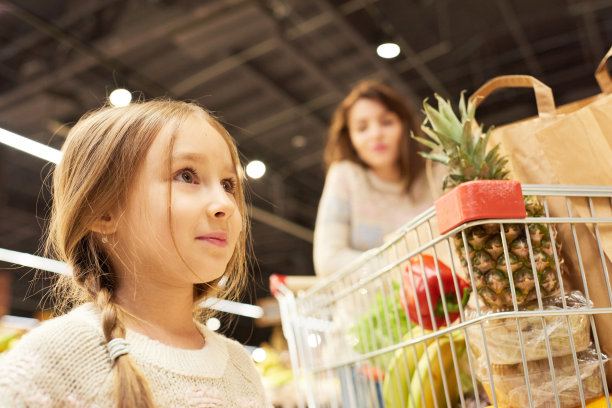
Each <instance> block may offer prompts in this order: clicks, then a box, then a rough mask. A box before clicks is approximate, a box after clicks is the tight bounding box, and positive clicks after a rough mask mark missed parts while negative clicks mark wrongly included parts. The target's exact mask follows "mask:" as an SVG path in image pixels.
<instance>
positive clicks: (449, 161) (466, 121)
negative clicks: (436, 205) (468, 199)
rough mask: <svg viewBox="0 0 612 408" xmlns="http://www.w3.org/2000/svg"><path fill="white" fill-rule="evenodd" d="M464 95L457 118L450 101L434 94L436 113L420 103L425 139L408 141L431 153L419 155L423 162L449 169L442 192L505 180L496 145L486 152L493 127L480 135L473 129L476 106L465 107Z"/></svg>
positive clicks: (505, 171)
mask: <svg viewBox="0 0 612 408" xmlns="http://www.w3.org/2000/svg"><path fill="white" fill-rule="evenodd" d="M464 94H465V91H464V92H461V98H460V100H459V116H457V115H456V114H455V111H454V110H453V108H452V106H451V104H450V102H449V101H447V100H445V99H444V98H442V97H441V96H440V95H438V94H436V95H435V97H436V99H437V101H438V109H435V108H434V107H433V106H431V105H430V104H429V103H428V102H427V99H425V100H424V101H423V113H424V114H425V120H424V121H423V124H422V125H421V129H422V130H423V132H424V133H425V135H426V136H428V138H425V137H419V136H416V135H414V133H411V137H412V138H413V139H415V140H417V141H418V142H420V143H421V144H423V145H425V146H426V147H428V148H429V149H430V151H429V152H419V154H420V155H421V156H423V157H425V158H428V159H431V160H434V161H437V162H440V163H442V164H444V165H446V166H447V167H448V168H449V174H448V175H447V176H446V177H445V178H444V183H443V186H442V188H443V189H444V190H445V191H446V190H448V189H451V188H453V187H454V186H456V185H458V184H460V183H463V182H466V181H470V180H504V179H506V177H507V176H508V170H507V169H506V165H507V163H508V160H507V159H506V158H504V157H502V156H500V154H499V145H496V146H495V147H493V148H491V149H489V150H487V143H488V141H489V137H490V136H491V131H492V130H493V127H490V128H489V129H488V130H487V131H486V132H484V133H483V127H482V125H479V126H478V125H476V121H475V120H474V115H475V113H476V103H475V102H469V103H467V104H466V101H465V96H464Z"/></svg>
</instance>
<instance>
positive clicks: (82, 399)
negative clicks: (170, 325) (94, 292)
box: [0, 304, 266, 408]
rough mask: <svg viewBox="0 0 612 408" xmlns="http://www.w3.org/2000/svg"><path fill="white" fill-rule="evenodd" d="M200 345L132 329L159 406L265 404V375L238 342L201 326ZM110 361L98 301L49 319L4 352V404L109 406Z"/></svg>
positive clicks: (135, 354) (0, 403)
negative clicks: (190, 346)
mask: <svg viewBox="0 0 612 408" xmlns="http://www.w3.org/2000/svg"><path fill="white" fill-rule="evenodd" d="M198 326H199V329H200V331H201V332H202V333H203V335H204V336H205V339H206V345H205V346H204V347H203V348H202V349H200V350H185V349H178V348H174V347H170V346H167V345H164V344H162V343H160V342H158V341H155V340H152V339H150V338H148V337H146V336H144V335H142V334H139V333H135V332H133V331H130V330H128V331H127V335H126V340H127V341H128V343H129V347H130V354H131V356H132V358H133V359H134V360H135V362H136V364H137V365H138V366H139V367H140V369H141V370H142V372H143V374H144V375H145V377H146V378H147V380H148V382H149V388H150V389H151V391H152V393H153V398H154V400H155V403H156V406H158V407H194V408H195V407H201V408H204V407H207V408H208V407H211V408H212V407H232V408H234V407H248V408H255V407H257V408H259V407H264V406H266V403H265V396H264V390H263V386H262V383H261V379H260V376H259V374H258V372H257V370H256V368H255V366H254V364H253V361H252V360H251V358H250V356H249V354H248V353H247V351H246V350H245V349H244V347H243V346H242V345H240V343H238V342H236V341H234V340H230V339H228V338H226V337H224V336H222V335H220V334H218V333H215V332H212V331H210V330H208V329H207V328H206V327H205V326H202V325H198ZM113 404H114V398H113V378H112V372H111V361H110V357H109V353H108V349H107V347H106V341H105V340H104V336H103V334H102V327H101V321H100V314H99V312H98V311H97V308H96V307H95V306H94V305H93V304H85V305H83V306H80V307H78V308H76V309H74V310H73V311H71V312H70V313H68V314H66V315H64V316H61V317H58V318H55V319H52V320H50V321H48V322H45V323H43V324H42V325H41V326H39V327H37V328H35V329H33V330H32V331H31V332H29V333H28V334H26V335H25V336H24V337H23V338H22V339H21V340H20V341H19V343H18V344H17V345H16V347H15V348H14V349H13V350H11V351H10V352H9V353H7V354H5V355H4V356H3V357H2V358H1V359H0V407H41V408H46V407H75V408H76V407H111V406H113Z"/></svg>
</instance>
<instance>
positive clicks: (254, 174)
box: [246, 160, 266, 179]
mask: <svg viewBox="0 0 612 408" xmlns="http://www.w3.org/2000/svg"><path fill="white" fill-rule="evenodd" d="M246 173H247V176H249V177H250V178H252V179H258V178H261V176H263V175H264V174H265V173H266V165H265V164H264V163H263V162H261V161H259V160H253V161H252V162H250V163H249V164H247V166H246Z"/></svg>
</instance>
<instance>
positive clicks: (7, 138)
mask: <svg viewBox="0 0 612 408" xmlns="http://www.w3.org/2000/svg"><path fill="white" fill-rule="evenodd" d="M0 143H4V144H5V145H7V146H10V147H13V148H15V149H17V150H21V151H22V152H25V153H28V154H31V155H32V156H36V157H39V158H41V159H43V160H47V161H50V162H52V163H55V164H57V163H59V161H60V160H61V158H62V152H61V151H59V150H57V149H54V148H52V147H49V146H46V145H44V144H42V143H38V142H35V141H34V140H32V139H28V138H27V137H23V136H19V135H18V134H17V133H13V132H9V131H8V130H6V129H2V128H0Z"/></svg>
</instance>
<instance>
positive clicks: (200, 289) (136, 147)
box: [46, 100, 249, 407]
mask: <svg viewBox="0 0 612 408" xmlns="http://www.w3.org/2000/svg"><path fill="white" fill-rule="evenodd" d="M193 116H196V117H200V118H202V119H203V120H206V121H207V122H208V123H210V125H211V126H212V127H213V128H214V129H215V130H217V131H218V132H219V134H220V135H221V136H222V137H223V138H224V140H225V141H226V142H227V145H228V148H229V150H230V153H231V157H232V161H233V163H234V166H235V167H236V171H237V174H238V175H239V177H238V179H239V180H238V183H237V188H236V202H237V205H238V209H239V211H240V214H241V216H242V222H243V228H242V231H241V233H240V237H239V239H238V242H237V244H236V248H235V250H234V253H233V254H232V257H231V259H230V261H229V263H228V265H227V268H226V271H225V274H224V277H225V279H224V280H225V284H224V285H217V283H218V280H217V281H215V282H208V283H203V284H196V285H194V298H193V300H194V312H195V311H196V310H198V307H197V305H198V303H199V302H200V301H201V300H202V299H203V298H204V297H206V296H209V295H211V294H212V293H213V292H214V295H215V296H216V297H219V298H231V299H236V298H238V297H239V296H240V294H241V293H242V291H243V290H244V288H245V283H246V279H245V274H246V255H245V253H246V251H245V246H246V241H247V237H248V234H249V232H248V222H247V211H246V203H245V198H244V188H243V179H244V176H243V172H242V167H241V166H240V160H239V157H238V152H237V150H236V146H235V144H234V142H233V140H232V138H231V136H230V135H229V134H228V133H227V131H226V130H225V129H224V128H223V126H222V125H221V124H220V123H219V122H218V121H217V120H216V119H215V118H214V117H213V116H212V115H211V114H210V113H209V112H207V111H205V110H204V109H203V108H201V107H200V106H198V105H195V104H192V103H186V102H178V101H171V100H154V101H148V102H140V103H133V104H130V105H128V106H125V107H104V108H101V109H99V110H96V111H93V112H91V113H89V114H87V115H85V116H83V117H82V118H81V119H80V120H79V121H78V122H77V123H76V125H75V126H74V127H73V128H72V129H71V131H70V133H69V135H68V137H67V139H66V142H65V144H64V148H63V157H62V159H61V161H60V163H59V164H58V165H57V167H56V168H55V170H54V173H53V204H52V210H51V218H50V224H49V235H48V238H47V242H46V252H47V254H48V255H49V256H51V257H54V258H55V259H59V260H61V261H64V262H66V263H67V264H68V265H69V266H70V267H71V268H72V277H71V278H70V279H69V281H68V280H63V281H60V282H58V284H57V285H56V296H58V299H57V300H58V301H59V302H58V303H57V312H59V313H64V312H66V311H67V309H68V308H69V307H71V306H75V305H77V304H80V303H83V302H95V304H97V306H98V308H99V309H100V311H101V316H102V329H103V332H104V336H105V338H106V340H107V341H110V340H112V339H114V338H117V337H120V338H124V337H125V331H126V329H125V325H124V322H123V312H122V309H121V307H120V306H119V305H117V304H116V303H114V290H115V284H116V282H117V276H116V274H115V271H113V268H112V267H111V262H110V261H109V259H108V254H107V253H106V252H105V250H104V244H103V243H102V242H101V240H100V237H99V234H97V233H94V232H92V230H91V227H92V225H93V224H94V221H96V220H99V219H100V218H102V217H105V216H106V215H107V214H109V213H111V212H112V211H113V210H114V209H116V208H117V206H118V205H121V204H123V203H125V202H126V198H127V195H128V192H129V191H130V189H131V188H132V187H133V186H132V183H133V179H134V175H135V174H136V173H137V172H138V170H139V168H140V166H141V165H142V163H143V161H144V159H145V156H146V154H147V152H148V150H149V148H150V147H151V145H152V143H153V141H154V140H155V138H156V137H157V135H158V134H159V133H160V132H161V131H162V129H165V128H167V127H170V129H171V130H172V137H171V142H170V145H169V157H171V150H172V146H173V144H174V143H173V141H174V138H175V134H176V131H177V130H178V128H179V127H180V125H181V124H182V123H184V122H185V121H186V120H187V119H188V118H190V117H193ZM168 188H169V191H170V185H169V187H168ZM168 205H169V206H170V197H169V203H168ZM169 208H170V207H169ZM75 283H76V284H75ZM200 310H201V309H200ZM204 313H206V312H204ZM204 313H202V314H204ZM113 370H114V372H115V374H114V378H115V380H114V382H115V385H114V387H115V391H116V393H115V394H116V402H117V406H118V407H152V406H153V399H152V396H151V392H150V390H149V387H148V385H147V381H146V380H145V378H144V376H143V375H142V373H141V372H140V370H139V369H138V367H137V366H136V365H135V363H134V361H133V360H132V358H131V357H130V355H129V353H128V354H124V355H122V356H120V357H118V358H117V359H116V360H115V362H114V366H113Z"/></svg>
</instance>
